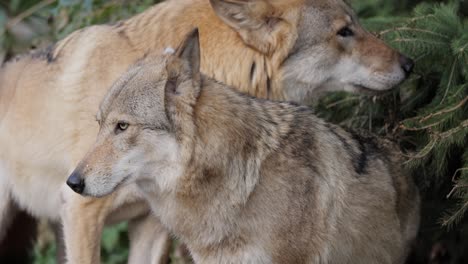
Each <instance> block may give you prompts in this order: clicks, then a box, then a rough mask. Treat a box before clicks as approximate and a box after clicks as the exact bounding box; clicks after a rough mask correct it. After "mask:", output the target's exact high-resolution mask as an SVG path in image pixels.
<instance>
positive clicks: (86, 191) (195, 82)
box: [67, 30, 201, 197]
mask: <svg viewBox="0 0 468 264" xmlns="http://www.w3.org/2000/svg"><path fill="white" fill-rule="evenodd" d="M198 38H199V37H198V30H195V31H193V32H192V33H191V34H190V35H189V37H188V38H187V39H186V41H185V42H184V43H183V44H182V45H181V47H180V48H179V49H177V51H176V53H175V54H174V55H170V56H165V57H155V58H150V59H148V60H147V61H143V62H141V63H140V64H137V65H136V66H134V67H133V68H131V69H130V70H129V71H128V72H127V73H126V74H124V75H123V76H122V77H121V79H120V80H119V81H117V82H116V83H115V84H114V85H113V87H112V88H111V89H110V91H109V92H108V94H107V95H106V96H105V98H104V100H103V101H102V103H101V105H100V109H99V112H98V114H97V121H98V123H99V125H100V131H99V134H98V137H97V140H96V143H95V145H94V146H93V148H92V149H91V150H90V151H89V152H88V153H87V155H86V156H85V158H84V159H83V160H82V161H81V162H80V164H79V165H78V166H77V168H76V169H75V171H74V172H73V173H72V174H71V175H70V177H69V178H68V180H67V184H68V185H69V186H70V187H71V188H72V189H73V190H74V191H75V192H77V193H80V194H83V195H89V196H96V197H100V196H104V195H108V194H110V193H112V192H113V191H114V190H115V189H116V188H117V187H119V186H121V185H122V184H126V183H130V182H135V181H139V182H147V183H148V184H155V186H153V187H154V188H156V189H159V190H160V191H168V190H171V189H172V188H174V186H175V182H176V180H177V179H178V177H180V175H181V174H182V172H183V169H182V168H183V164H184V161H186V158H185V157H184V153H186V151H185V152H184V149H185V148H188V147H190V142H192V140H191V137H193V135H194V129H195V128H194V123H193V119H192V114H193V107H194V105H195V103H196V101H197V98H198V96H199V93H200V89H201V75H200V49H199V40H198ZM145 180H147V181H145Z"/></svg>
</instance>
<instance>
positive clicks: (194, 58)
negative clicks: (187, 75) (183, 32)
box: [175, 28, 200, 79]
mask: <svg viewBox="0 0 468 264" xmlns="http://www.w3.org/2000/svg"><path fill="white" fill-rule="evenodd" d="M175 55H176V56H177V57H179V58H180V59H182V60H184V61H186V62H188V65H189V68H190V71H191V72H192V77H193V78H194V79H199V76H200V36H199V33H198V28H195V29H194V30H192V31H191V32H190V33H189V34H188V35H187V37H186V38H185V40H184V41H183V42H182V44H181V45H180V46H179V48H178V49H177V51H176V54H175Z"/></svg>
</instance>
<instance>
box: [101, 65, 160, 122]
mask: <svg viewBox="0 0 468 264" xmlns="http://www.w3.org/2000/svg"><path fill="white" fill-rule="evenodd" d="M166 59H167V58H166V57H153V58H151V59H145V60H143V61H140V62H138V63H137V64H135V65H134V66H132V67H131V68H130V69H129V70H127V72H125V73H124V74H123V75H122V76H121V77H120V78H119V79H118V80H117V81H116V82H115V83H114V84H113V85H112V87H111V88H110V90H109V91H108V93H107V94H106V96H105V97H104V99H103V100H102V102H101V104H100V106H99V110H98V113H97V115H96V118H97V120H98V121H103V120H106V119H107V118H108V117H109V116H110V115H111V116H112V115H128V116H132V117H133V118H135V119H137V120H138V121H140V122H147V121H155V120H148V119H151V117H154V116H155V113H159V112H161V111H162V112H164V84H165V82H166V80H167V74H166V71H165V64H166Z"/></svg>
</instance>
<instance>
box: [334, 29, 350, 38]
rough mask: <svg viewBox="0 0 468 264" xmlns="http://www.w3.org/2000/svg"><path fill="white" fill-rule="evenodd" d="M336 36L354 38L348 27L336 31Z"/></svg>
mask: <svg viewBox="0 0 468 264" xmlns="http://www.w3.org/2000/svg"><path fill="white" fill-rule="evenodd" d="M336 34H337V35H338V36H342V37H344V38H346V37H352V36H354V32H353V31H352V30H351V29H350V28H349V27H344V28H342V29H340V30H338V33H336Z"/></svg>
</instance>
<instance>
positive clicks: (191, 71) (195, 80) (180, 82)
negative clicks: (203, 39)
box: [164, 29, 201, 129]
mask: <svg viewBox="0 0 468 264" xmlns="http://www.w3.org/2000/svg"><path fill="white" fill-rule="evenodd" d="M166 71H167V81H166V85H165V88H164V92H165V97H164V101H165V108H166V109H165V110H166V114H167V117H168V119H169V121H170V123H171V124H172V125H173V126H174V128H175V129H179V128H180V129H182V128H183V127H185V126H184V125H182V123H183V122H188V123H190V118H191V116H192V115H191V113H192V111H193V107H194V105H195V104H196V102H197V100H198V97H199V95H200V90H201V73H200V43H199V36H198V29H195V30H193V31H192V32H190V34H188V35H187V37H186V38H185V40H184V41H183V42H182V44H181V45H180V47H179V48H178V49H177V50H176V53H175V55H173V56H171V58H169V59H168V61H167V64H166ZM184 120H185V121H184ZM177 127H178V128H177Z"/></svg>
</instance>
